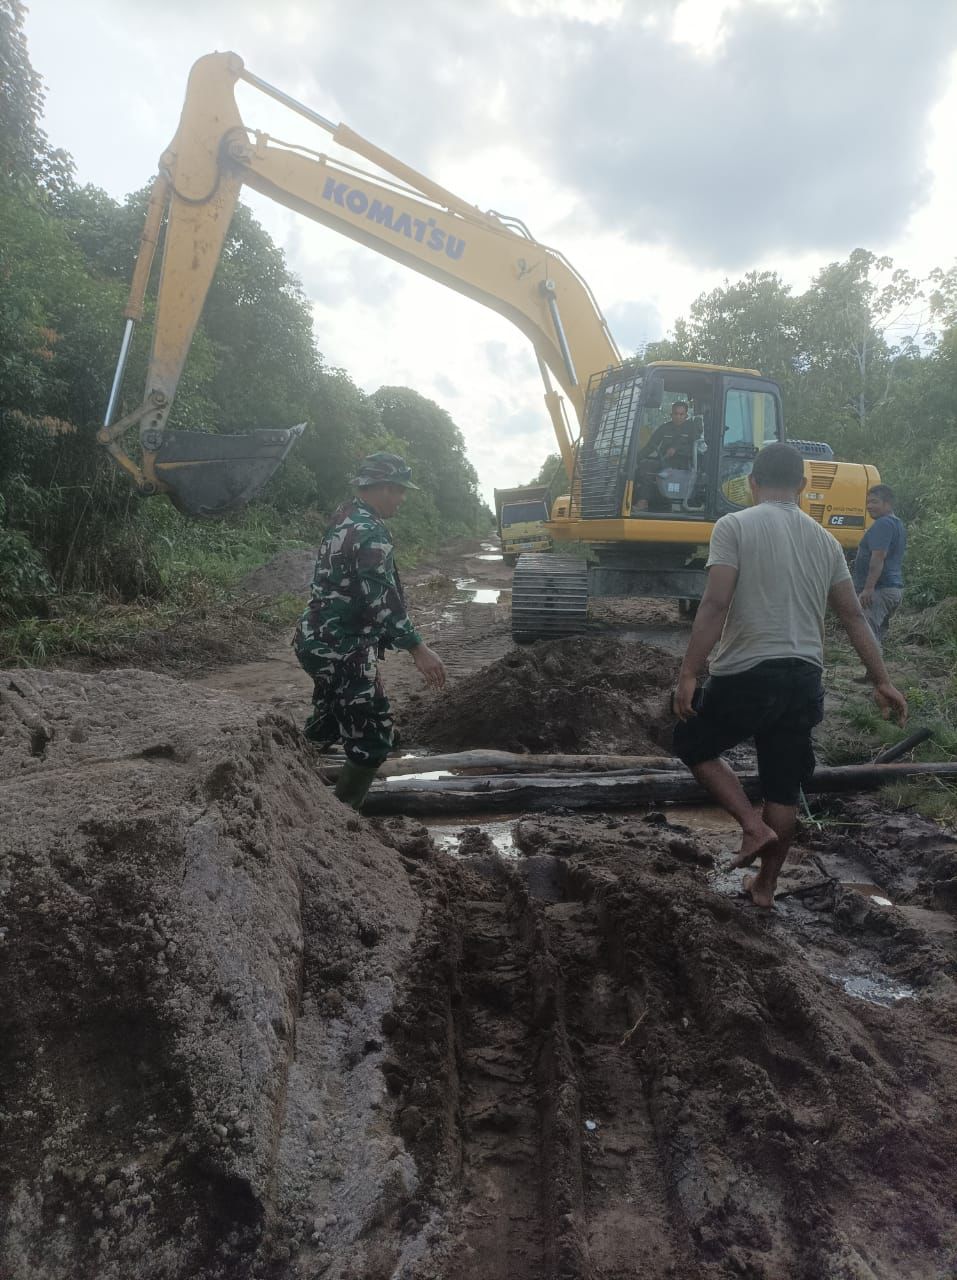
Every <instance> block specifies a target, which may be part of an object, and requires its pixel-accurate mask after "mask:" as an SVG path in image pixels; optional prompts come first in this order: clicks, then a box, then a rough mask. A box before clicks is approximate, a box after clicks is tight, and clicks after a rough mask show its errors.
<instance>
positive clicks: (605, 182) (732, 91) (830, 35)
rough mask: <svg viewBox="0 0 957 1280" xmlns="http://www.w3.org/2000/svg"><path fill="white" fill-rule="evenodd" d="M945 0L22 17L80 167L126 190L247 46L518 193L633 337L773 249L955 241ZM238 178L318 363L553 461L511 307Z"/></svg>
mask: <svg viewBox="0 0 957 1280" xmlns="http://www.w3.org/2000/svg"><path fill="white" fill-rule="evenodd" d="M954 12H955V10H954V6H953V4H952V2H951V0H923V3H922V4H921V5H919V6H916V7H915V8H913V9H912V10H911V11H910V13H909V14H908V15H907V17H906V19H901V18H900V11H899V9H896V8H893V7H888V4H887V0H681V3H678V4H675V3H673V2H672V0H641V3H638V0H500V2H496V0H482V3H480V4H476V5H464V4H450V3H448V2H447V0H420V3H419V5H417V6H416V7H415V9H414V10H409V9H408V8H405V9H402V8H400V7H398V6H396V5H394V4H392V3H389V4H386V3H385V0H353V2H352V3H347V0H309V2H308V3H307V2H306V0H274V2H273V4H272V5H270V6H265V5H263V4H262V3H261V0H205V3H203V4H196V3H195V0H189V2H188V3H187V0H154V3H152V4H150V5H146V4H143V3H136V2H134V3H131V2H130V0H84V3H82V4H73V5H67V4H64V3H63V2H62V0H30V9H29V12H28V18H27V34H28V38H29V41H30V52H31V57H32V60H33V63H34V65H35V67H36V68H37V70H38V71H39V72H40V74H41V75H42V76H43V77H44V79H45V81H46V84H47V111H46V121H45V127H46V129H47V133H48V135H49V137H50V139H51V141H52V142H53V143H54V145H57V146H63V147H65V148H66V149H67V150H68V151H70V152H71V153H72V154H73V155H74V157H75V159H76V162H77V168H78V172H79V176H80V178H81V180H83V181H90V182H93V183H95V184H97V185H100V186H103V187H105V188H106V189H107V190H108V191H109V192H110V194H111V195H113V196H115V197H117V198H122V197H123V196H124V195H125V194H126V193H127V192H128V191H131V190H134V189H136V188H139V187H142V186H143V185H145V183H146V182H148V181H149V179H150V177H151V175H152V173H153V172H154V170H155V167H156V161H157V157H158V156H159V154H160V152H161V151H162V150H163V148H164V147H165V146H166V144H167V143H168V142H169V140H170V138H171V137H172V135H173V132H174V131H175V128H176V123H177V120H178V118H179V110H180V106H181V103H182V97H183V92H184V89H185V84H186V77H187V74H188V71H189V67H190V65H191V63H192V62H193V61H194V60H195V58H197V57H198V56H200V55H201V54H203V53H205V52H208V51H210V50H212V49H216V48H218V49H234V50H235V51H236V52H238V53H240V54H241V55H242V56H243V57H244V58H245V59H246V61H247V64H248V66H249V67H250V69H251V70H252V71H254V72H255V73H256V74H258V75H261V76H262V77H264V78H265V79H267V80H269V81H271V82H272V83H274V84H276V85H277V86H278V87H280V88H282V89H283V90H285V91H286V92H288V93H290V94H292V95H293V96H295V97H298V98H299V99H301V100H303V101H305V102H307V103H308V104H309V105H310V106H312V107H314V108H315V109H316V110H317V111H319V112H321V113H322V114H323V115H325V116H327V117H329V118H330V119H332V120H334V121H338V120H340V119H342V120H345V121H346V122H347V123H349V124H350V125H352V126H353V127H354V128H356V129H357V130H358V131H359V132H361V133H363V134H365V135H366V136H367V137H369V138H370V139H372V140H373V141H375V142H376V143H378V144H379V145H381V146H383V147H385V148H387V149H388V150H390V151H392V152H393V153H395V154H396V155H398V156H399V158H400V159H402V160H403V161H405V162H406V163H408V164H411V165H413V166H414V167H417V168H420V169H421V170H423V171H424V172H426V173H429V174H430V176H432V177H434V178H435V180H436V181H438V182H441V183H442V184H443V185H445V186H447V187H449V188H450V189H452V190H455V191H458V192H460V194H461V195H462V196H463V197H464V198H465V199H467V200H469V201H473V202H475V203H476V204H478V205H479V206H480V207H481V208H489V207H492V208H495V209H498V210H499V211H501V212H504V213H509V214H513V215H516V216H518V217H521V218H522V219H523V220H524V221H525V222H527V223H528V225H529V226H530V228H531V229H532V231H533V232H534V233H535V235H536V236H537V237H538V238H540V239H541V240H542V241H543V242H544V243H548V244H552V245H553V246H554V247H556V248H558V249H560V250H561V251H562V252H563V253H564V254H565V255H566V256H567V257H568V259H569V260H570V261H571V262H572V263H573V264H574V265H575V266H576V267H577V268H578V269H579V270H580V271H581V272H582V274H583V275H584V277H585V278H586V279H587V280H588V281H589V283H590V284H591V286H592V288H593V289H594V291H595V294H596V296H597V298H598V300H599V302H600V304H601V306H602V307H603V308H604V310H605V312H606V314H607V315H608V316H609V318H610V319H611V320H612V321H613V329H614V330H615V332H616V336H618V338H619V341H620V344H621V346H622V348H623V350H624V351H625V352H626V353H627V352H629V351H630V350H631V349H632V347H633V345H634V344H636V343H639V342H642V341H647V340H648V339H652V338H656V337H660V336H662V333H663V330H664V329H665V328H667V327H670V325H671V324H672V323H673V321H674V318H675V317H676V316H677V315H679V314H681V313H682V312H683V311H685V310H686V309H687V307H688V306H689V305H690V303H691V301H692V300H693V299H694V298H695V297H696V296H697V295H698V294H699V293H700V292H702V291H703V290H705V289H709V288H713V287H714V286H715V285H716V284H718V283H720V280H721V279H722V277H723V275H724V274H725V273H726V271H728V270H729V269H730V270H732V271H733V273H737V271H738V270H739V269H741V270H743V269H745V268H746V267H752V266H753V267H773V268H775V269H777V270H779V271H780V272H781V274H782V275H783V276H784V277H785V279H787V280H790V281H793V282H794V284H795V285H796V286H797V287H800V286H801V285H802V284H803V283H804V281H805V280H806V278H807V277H808V276H809V275H810V274H811V273H812V272H813V271H814V270H816V269H817V268H818V267H819V266H820V265H822V263H823V262H824V261H825V260H826V259H827V258H828V257H836V256H841V255H843V254H845V253H847V252H848V251H850V249H852V248H854V247H855V246H856V245H857V244H859V243H862V242H863V244H864V247H866V248H870V249H874V250H875V251H878V252H889V253H892V254H894V256H895V257H897V258H898V259H899V260H900V263H901V265H904V266H909V267H911V268H913V269H916V270H926V269H928V268H929V267H931V266H933V265H937V264H940V265H948V261H949V259H950V258H951V256H952V254H953V240H952V228H953V209H954V208H955V207H957V158H955V156H957V152H955V149H954V147H953V144H952V137H953V133H954V125H955V122H957V58H955V57H954V55H953V48H954V39H955V38H957V37H955V36H954V34H953V24H952V18H951V15H952V14H953V13H954ZM920 48H922V49H923V52H922V54H921V56H919V57H916V58H915V57H914V56H913V51H914V50H915V49H920ZM948 49H949V50H951V52H950V53H948ZM78 50H82V56H78V54H77V51H78ZM823 55H826V57H824V58H823V61H822V56H823ZM915 62H916V64H917V65H916V70H915ZM745 73H747V74H746V75H745ZM742 77H743V78H742ZM669 95H670V96H669ZM237 98H238V100H239V102H240V107H241V111H242V113H243V116H244V119H246V120H247V122H248V123H250V124H253V125H255V126H256V127H259V128H263V129H265V130H267V131H268V132H270V133H271V134H273V135H275V136H277V137H280V138H284V139H288V140H290V141H293V142H297V143H302V144H305V145H309V146H312V147H314V148H316V149H321V150H328V151H329V152H330V153H331V154H333V155H334V154H336V148H335V147H334V146H333V145H332V144H331V143H330V141H329V139H328V137H327V136H326V135H324V134H323V133H322V132H321V131H319V130H317V129H316V128H314V127H313V126H310V125H308V124H307V123H306V122H305V121H302V120H301V119H299V118H297V117H295V116H290V115H289V113H288V112H285V111H284V110H283V109H282V108H280V107H279V106H278V105H277V104H275V103H272V102H270V101H268V100H265V99H263V98H262V96H261V95H259V94H256V93H255V92H254V91H253V90H251V89H248V88H247V87H245V86H241V87H240V89H239V91H238V94H237ZM935 98H936V102H935ZM744 106H746V107H747V113H748V118H747V119H746V120H744V125H742V115H741V113H742V110H743V107H744ZM672 107H677V108H680V111H677V114H676V112H675V111H674V110H671V108H672ZM752 117H753V119H752ZM855 121H857V122H860V127H859V128H857V129H854V128H853V127H851V126H852V125H853V124H854V122H855ZM744 126H746V128H744ZM742 129H744V132H742ZM736 131H737V132H736ZM808 139H814V140H820V141H815V142H814V143H813V145H812V143H811V142H809V141H808ZM804 144H806V145H804ZM802 145H803V149H802ZM669 165H670V166H671V168H672V170H674V171H675V172H677V173H678V175H679V177H680V178H681V181H680V182H678V183H677V186H676V185H675V184H674V183H673V182H672V181H671V179H672V178H673V177H674V172H671V173H669ZM662 175H663V176H662ZM696 175H697V176H696ZM702 175H704V176H705V177H706V179H707V180H706V181H704V180H703V179H702ZM745 175H751V176H750V179H748V178H746V176H745ZM748 181H750V182H751V186H750V187H747V182H748ZM735 183H736V184H737V186H734V184H735ZM722 184H725V185H724V186H723V185H722ZM788 184H790V185H788ZM778 187H782V190H783V194H782V191H779V190H777V188H778ZM745 191H748V192H750V194H749V195H748V200H747V201H743V194H742V193H744V192H745ZM769 195H775V199H774V200H773V201H769V200H766V199H765V197H766V196H769ZM692 200H695V201H698V202H699V203H698V204H695V205H692V203H691V201H692ZM736 200H737V201H738V204H735V201H736ZM762 201H764V204H763V205H762ZM248 202H249V203H250V204H251V205H252V206H253V208H254V211H255V213H256V216H257V217H258V218H259V219H260V221H262V222H263V224H264V225H265V227H266V229H267V230H268V231H269V233H270V234H271V235H272V236H273V237H274V239H275V240H276V241H277V242H278V243H279V244H281V245H282V246H283V248H284V249H285V251H286V254H287V258H288V262H289V265H290V268H291V269H292V270H293V271H294V272H295V273H296V274H297V275H298V276H299V277H300V278H301V279H302V281H303V283H304V287H305V289H306V291H307V295H308V296H309V298H310V299H311V301H312V304H313V311H314V316H315V321H316V333H317V341H318V345H319V347H320V350H321V351H322V352H323V355H324V357H325V359H326V362H327V364H330V365H339V366H342V367H344V368H346V369H347V370H348V372H349V373H350V374H351V376H352V377H353V379H354V380H355V381H356V382H357V383H358V384H359V385H360V386H362V387H363V388H365V389H368V390H370V391H372V390H375V389H376V388H377V387H378V386H380V385H383V384H401V385H407V386H411V387H414V388H415V389H416V390H418V391H419V392H421V393H422V394H423V395H426V396H429V397H430V398H432V399H434V400H435V401H436V402H437V403H439V404H440V405H442V406H443V407H444V408H446V409H447V410H448V411H449V413H450V414H451V415H452V417H453V418H454V419H455V421H456V422H457V423H458V425H459V426H460V428H461V429H462V431H463V434H464V435H465V438H466V441H467V444H468V447H469V451H470V456H471V458H472V460H473V462H474V464H475V465H476V467H477V469H478V471H479V474H480V477H481V480H482V483H483V487H484V488H485V490H486V492H490V491H491V489H492V487H494V486H502V485H507V484H512V483H515V482H518V481H521V480H523V479H527V478H528V477H529V476H530V475H532V474H534V473H535V471H537V470H538V467H539V465H540V463H541V460H542V458H543V457H544V455H545V454H546V453H547V452H550V451H552V449H553V448H554V441H553V437H552V434H551V428H550V426H549V424H548V419H547V415H546V413H545V411H544V407H543V405H542V399H541V396H542V388H541V385H540V381H539V379H538V375H537V372H536V366H535V362H534V359H533V356H532V352H531V349H530V347H529V345H528V343H527V342H526V340H525V338H524V337H523V336H522V335H521V334H520V333H519V332H518V331H517V330H516V329H514V328H512V327H511V326H510V325H509V324H508V323H507V322H506V321H505V320H503V319H502V318H501V317H499V316H498V315H496V314H494V313H493V312H491V311H487V310H486V309H484V308H482V307H480V306H477V305H476V304H475V303H473V302H470V301H468V300H467V299H465V298H462V297H460V296H458V295H457V294H455V293H453V292H451V291H450V290H447V289H444V288H442V287H441V286H439V285H437V284H435V283H434V282H432V281H430V280H426V279H424V278H422V277H419V276H417V275H416V274H415V273H414V272H411V271H408V270H407V269H405V268H402V267H399V266H397V265H395V264H394V263H392V262H391V261H388V260H386V259H383V258H380V257H378V256H377V255H376V254H374V253H373V252H371V251H369V250H367V249H364V248H362V247H361V246H358V245H355V244H353V243H352V242H351V241H349V240H347V239H345V238H344V237H341V236H338V235H336V234H335V233H334V232H332V231H330V230H328V229H326V228H323V227H318V226H316V225H314V224H312V223H310V222H308V221H307V220H305V219H301V218H298V217H297V216H295V215H293V214H291V213H289V212H288V211H286V210H284V209H282V208H280V207H278V206H276V205H273V204H271V203H270V202H268V201H266V200H265V199H263V198H262V197H259V196H255V195H252V196H251V197H250V198H249V201H248ZM801 202H803V203H801ZM752 205H753V208H752V207H751V206H752ZM817 206H821V207H820V208H818V207H817ZM837 209H839V210H840V218H839V219H838V218H837V217H836V214H835V210H837ZM752 215H753V216H752ZM878 215H879V216H878ZM742 219H744V221H742ZM748 219H751V220H750V221H748ZM775 220H776V221H775ZM825 242H826V243H825ZM722 245H723V246H725V248H721V247H720V246H722ZM729 245H730V246H731V247H732V248H733V253H732V252H729V251H727V246H729ZM775 245H777V250H775ZM716 246H717V248H716ZM742 255H743V256H742Z"/></svg>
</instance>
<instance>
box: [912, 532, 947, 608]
mask: <svg viewBox="0 0 957 1280" xmlns="http://www.w3.org/2000/svg"><path fill="white" fill-rule="evenodd" d="M905 572H906V575H907V577H906V582H907V597H908V603H909V604H911V605H912V606H913V605H916V606H918V607H920V606H926V605H932V604H938V603H939V602H940V601H941V600H945V599H946V598H947V597H948V596H957V513H955V512H947V513H943V512H940V513H935V514H933V515H928V516H925V517H924V518H923V519H922V520H921V521H919V523H917V524H916V525H914V526H913V527H912V529H911V530H910V536H909V539H908V546H907V561H906V564H905Z"/></svg>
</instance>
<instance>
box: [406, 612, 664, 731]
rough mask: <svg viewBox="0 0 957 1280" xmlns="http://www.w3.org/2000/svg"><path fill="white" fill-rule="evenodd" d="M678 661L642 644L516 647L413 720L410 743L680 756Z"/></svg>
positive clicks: (583, 640)
mask: <svg viewBox="0 0 957 1280" xmlns="http://www.w3.org/2000/svg"><path fill="white" fill-rule="evenodd" d="M678 665H679V664H678V660H677V659H676V658H674V657H672V655H671V654H668V653H665V652H663V651H662V650H661V649H655V648H653V647H652V646H650V645H646V644H641V643H640V642H639V641H624V640H608V639H605V638H601V639H596V638H593V637H586V636H575V637H572V638H571V639H565V640H547V641H540V642H539V643H537V644H534V645H529V646H523V647H521V648H513V649H511V650H510V651H509V652H508V653H507V654H506V655H505V656H504V657H503V658H500V659H499V660H498V661H496V662H493V663H491V664H490V665H488V666H487V667H483V668H482V670H481V671H478V672H476V673H475V674H473V675H471V676H469V677H468V678H466V679H465V680H463V681H462V682H461V683H460V684H458V685H457V686H455V687H454V688H453V689H452V690H451V691H450V692H449V693H448V694H446V695H442V696H437V697H430V698H429V699H428V700H427V701H425V702H424V705H422V704H420V705H421V710H419V711H418V712H417V713H413V715H412V716H409V717H407V718H406V720H405V722H404V724H403V729H404V737H405V740H406V741H408V742H414V743H415V744H416V745H421V746H428V747H432V748H435V749H442V750H450V751H455V750H465V749H468V748H470V747H490V748H499V749H501V750H504V751H536V752H538V751H545V752H547V751H565V752H581V751H611V752H627V753H635V754H648V753H650V754H654V753H658V752H659V749H660V748H661V747H662V746H668V747H669V749H670V735H671V726H672V724H673V719H672V717H671V712H670V693H671V689H672V688H673V686H674V683H675V679H676V677H677V673H678Z"/></svg>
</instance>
